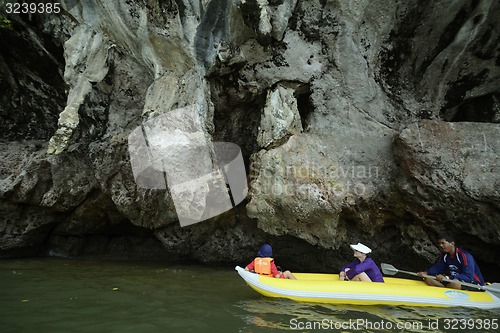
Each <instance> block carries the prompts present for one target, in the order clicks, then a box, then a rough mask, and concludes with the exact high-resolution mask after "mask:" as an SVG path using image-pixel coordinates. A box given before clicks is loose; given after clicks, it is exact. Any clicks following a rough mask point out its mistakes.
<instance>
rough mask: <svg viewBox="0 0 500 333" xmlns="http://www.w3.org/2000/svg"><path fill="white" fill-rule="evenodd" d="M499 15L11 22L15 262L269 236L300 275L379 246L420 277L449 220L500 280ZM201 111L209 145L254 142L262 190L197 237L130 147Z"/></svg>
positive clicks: (416, 6)
mask: <svg viewBox="0 0 500 333" xmlns="http://www.w3.org/2000/svg"><path fill="white" fill-rule="evenodd" d="M499 16H500V5H499V3H498V1H493V0H477V1H472V2H471V1H465V0H459V1H456V0H454V1H451V0H449V1H437V2H436V1H429V0H426V1H419V2H415V1H409V0H392V1H390V3H388V2H387V1H381V0H380V1H368V0H353V1H340V0H337V1H330V0H310V1H302V0H217V1H216V0H211V1H210V0H204V1H194V0H133V1H130V0H116V1H106V0H82V1H77V0H68V1H63V5H62V10H61V12H60V13H58V14H55V13H52V14H31V15H29V14H20V15H13V14H12V15H11V14H7V17H8V18H9V19H10V20H11V21H12V29H6V28H4V29H1V30H0V43H1V47H0V72H1V77H0V91H1V92H2V93H1V94H2V95H1V96H2V98H1V100H0V114H1V116H2V122H1V123H0V127H1V132H0V135H1V137H0V155H1V165H0V213H1V218H0V255H1V256H3V257H7V256H17V255H34V254H51V255H63V256H79V255H113V256H127V257H133V256H136V257H137V256H139V257H155V258H157V257H161V258H171V259H185V258H192V259H198V260H201V261H203V262H211V263H213V262H223V263H241V262H245V261H247V260H248V259H249V258H251V257H252V256H253V255H254V252H255V251H256V249H257V247H258V246H259V245H260V244H261V243H262V242H264V241H269V242H272V244H273V245H274V247H275V248H276V252H277V257H278V258H279V259H280V261H281V262H282V263H283V264H284V265H287V266H289V267H291V268H293V269H302V270H326V271H331V270H336V269H337V268H338V267H340V266H339V265H340V263H341V262H343V261H345V260H349V259H350V258H351V251H350V250H349V247H348V244H349V243H350V242H357V241H361V242H365V243H366V244H369V245H370V246H371V247H372V248H373V249H374V258H375V259H376V260H377V261H385V262H390V263H393V264H395V265H400V266H402V267H401V268H407V269H409V270H411V269H413V270H418V269H421V268H423V267H425V266H427V265H428V264H429V263H430V262H431V261H432V260H433V259H434V258H435V255H436V253H437V249H436V248H435V247H434V246H433V244H432V239H433V237H434V235H435V233H436V232H437V231H439V230H442V229H448V230H450V231H451V232H454V233H456V235H457V236H458V239H459V246H463V247H465V248H468V249H469V250H470V251H471V252H472V253H473V254H474V255H475V257H476V258H477V259H478V260H479V261H480V263H482V264H488V267H491V271H486V272H484V273H485V275H487V277H490V279H494V278H498V275H494V273H493V272H494V271H498V268H499V267H498V264H497V263H496V260H495V258H496V257H497V255H498V254H500V253H499V251H498V248H499V246H500V231H499V228H498V221H499V220H500V192H499V191H500V190H499V189H500V169H499V165H500V163H499V157H498V156H499V152H500V127H499V125H498V123H499V122H500V111H499V110H500V104H499V102H498V100H499V98H500V84H499V83H500V49H499V46H498V45H500V43H499V42H500V38H499V37H500V30H499V26H498V17H499ZM188 105H192V106H195V107H196V109H197V110H198V112H199V115H200V117H201V123H202V127H203V130H204V131H205V133H206V135H207V140H208V141H209V142H212V141H213V142H215V141H227V142H233V143H236V144H238V145H239V146H240V147H241V150H242V154H243V158H244V161H245V164H246V168H247V172H248V186H249V192H248V197H247V199H246V200H245V201H244V202H243V203H241V204H239V205H238V206H237V207H236V208H235V209H232V210H230V211H228V212H226V213H224V214H222V215H219V216H217V217H214V218H212V219H210V220H208V221H204V222H201V223H198V224H194V225H191V226H187V227H182V228H181V227H180V226H179V223H178V219H177V214H176V210H175V207H174V204H173V200H172V197H171V194H170V192H169V191H168V190H165V189H159V188H158V189H144V188H141V187H139V186H137V184H136V182H135V181H134V176H133V172H132V168H131V163H130V157H129V153H128V150H127V137H128V135H129V134H130V133H131V132H132V131H133V130H134V129H135V128H137V127H138V126H140V125H141V124H143V123H144V122H146V121H147V120H150V119H153V118H154V117H157V116H160V115H162V114H166V113H168V112H170V111H172V110H174V109H177V108H180V107H184V106H188ZM186 168H187V169H189V168H190V166H189V165H187V166H186ZM187 171H189V170H187ZM410 256H411V258H412V260H411V261H412V263H409V262H408V259H407V258H408V257H410ZM483 266H485V267H486V265H483Z"/></svg>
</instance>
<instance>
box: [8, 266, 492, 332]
mask: <svg viewBox="0 0 500 333" xmlns="http://www.w3.org/2000/svg"><path fill="white" fill-rule="evenodd" d="M0 286H1V289H0V332H2V333H5V332H16V333H17V332H51V333H52V332H119V333H122V332H141V333H148V332H161V333H165V332H172V333H174V332H175V333H183V332H196V333H199V332H210V333H211V332H222V333H225V332H228V333H233V332H240V333H261V332H291V331H292V332H293V331H295V332H313V331H315V332H321V331H323V332H326V331H343V332H380V331H392V332H426V333H427V332H471V331H473V332H497V331H498V329H493V328H492V327H490V328H486V329H484V328H483V329H481V330H477V329H476V330H474V329H471V330H469V329H458V328H459V327H458V328H456V329H454V330H445V329H444V326H443V324H444V320H445V319H447V318H448V319H471V318H472V319H475V320H481V319H484V320H486V319H488V320H492V319H495V318H496V320H497V324H498V321H500V319H499V318H500V309H497V310H495V311H492V310H475V309H467V308H451V309H443V308H408V307H391V306H378V307H377V306H347V305H344V306H339V305H328V304H309V303H298V302H293V301H290V300H285V299H275V298H266V297H263V296H261V295H259V294H258V293H256V292H255V291H253V290H252V289H250V287H248V286H247V285H246V284H245V282H244V281H243V280H242V279H241V278H240V277H239V276H238V274H237V273H236V272H235V271H234V269H233V268H232V267H225V268H214V267H207V266H201V265H174V264H172V263H165V262H130V261H119V262H116V261H104V260H101V261H97V260H63V259H26V260H0ZM436 320H437V321H438V322H437V323H438V324H439V327H436V328H434V327H430V326H429V325H430V324H432V323H434V321H436ZM358 321H364V322H366V323H371V324H377V325H381V324H382V323H384V324H385V325H386V326H385V327H384V329H380V328H373V327H367V326H366V325H364V326H363V325H361V326H356V327H354V328H353V327H350V326H346V325H348V324H349V323H352V322H355V323H357V322H358ZM364 322H362V323H364ZM398 323H400V324H401V323H402V324H406V325H409V326H405V327H402V328H401V329H396V325H397V324H398ZM312 324H316V325H317V327H316V328H319V329H316V330H315V329H309V328H307V327H306V325H312ZM388 324H390V325H392V327H390V328H389V329H387V325H388ZM318 325H319V326H318ZM339 325H344V326H343V327H340V329H336V328H337V327H339ZM476 327H477V326H476ZM327 328H328V330H327ZM330 328H333V329H330Z"/></svg>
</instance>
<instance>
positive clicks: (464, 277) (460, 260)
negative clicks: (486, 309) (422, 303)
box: [417, 233, 484, 290]
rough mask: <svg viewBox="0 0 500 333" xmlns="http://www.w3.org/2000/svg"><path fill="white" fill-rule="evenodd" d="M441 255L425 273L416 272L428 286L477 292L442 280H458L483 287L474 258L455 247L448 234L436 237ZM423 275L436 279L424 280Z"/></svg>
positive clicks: (451, 237)
mask: <svg viewBox="0 0 500 333" xmlns="http://www.w3.org/2000/svg"><path fill="white" fill-rule="evenodd" d="M437 242H438V246H439V249H440V250H441V255H440V256H439V259H438V260H437V262H436V263H435V264H434V266H432V267H431V268H429V269H427V270H426V271H425V272H418V273H417V275H418V276H420V277H422V278H423V279H424V281H425V282H426V283H427V284H428V285H430V286H436V287H446V288H453V289H467V290H478V289H474V288H470V287H466V286H463V285H461V284H460V283H454V282H446V281H442V280H443V279H445V278H446V279H450V280H459V281H463V282H468V283H473V284H478V285H481V286H483V285H484V279H483V275H482V274H481V271H480V270H479V266H478V265H477V263H476V261H475V260H474V257H473V256H472V255H471V254H470V253H469V252H467V251H465V250H463V249H460V248H458V247H456V246H455V238H454V237H453V236H452V235H450V234H448V233H441V234H439V235H438V237H437ZM424 275H435V276H436V279H430V278H425V277H424Z"/></svg>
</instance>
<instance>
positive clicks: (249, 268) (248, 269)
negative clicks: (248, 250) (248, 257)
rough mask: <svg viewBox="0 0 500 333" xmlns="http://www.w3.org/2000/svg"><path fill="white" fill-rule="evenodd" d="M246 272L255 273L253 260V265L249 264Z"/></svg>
mask: <svg viewBox="0 0 500 333" xmlns="http://www.w3.org/2000/svg"><path fill="white" fill-rule="evenodd" d="M245 270H247V271H250V272H253V270H254V263H253V260H252V262H251V263H249V264H248V265H247V266H246V267H245Z"/></svg>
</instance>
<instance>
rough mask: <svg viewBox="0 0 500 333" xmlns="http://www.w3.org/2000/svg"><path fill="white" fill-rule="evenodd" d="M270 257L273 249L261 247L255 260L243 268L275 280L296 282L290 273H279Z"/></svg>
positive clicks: (267, 245)
mask: <svg viewBox="0 0 500 333" xmlns="http://www.w3.org/2000/svg"><path fill="white" fill-rule="evenodd" d="M272 255H273V249H272V247H271V245H269V244H264V245H262V246H261V247H260V250H259V252H258V253H257V258H255V259H254V260H253V261H252V262H251V263H249V264H248V265H247V266H246V267H245V270H247V271H251V272H255V273H258V274H262V275H269V276H274V277H275V278H281V279H292V280H297V279H296V278H295V276H293V274H292V273H291V272H290V271H284V272H280V271H279V270H278V268H277V267H276V264H275V263H274V259H273V258H271V256H272Z"/></svg>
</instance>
